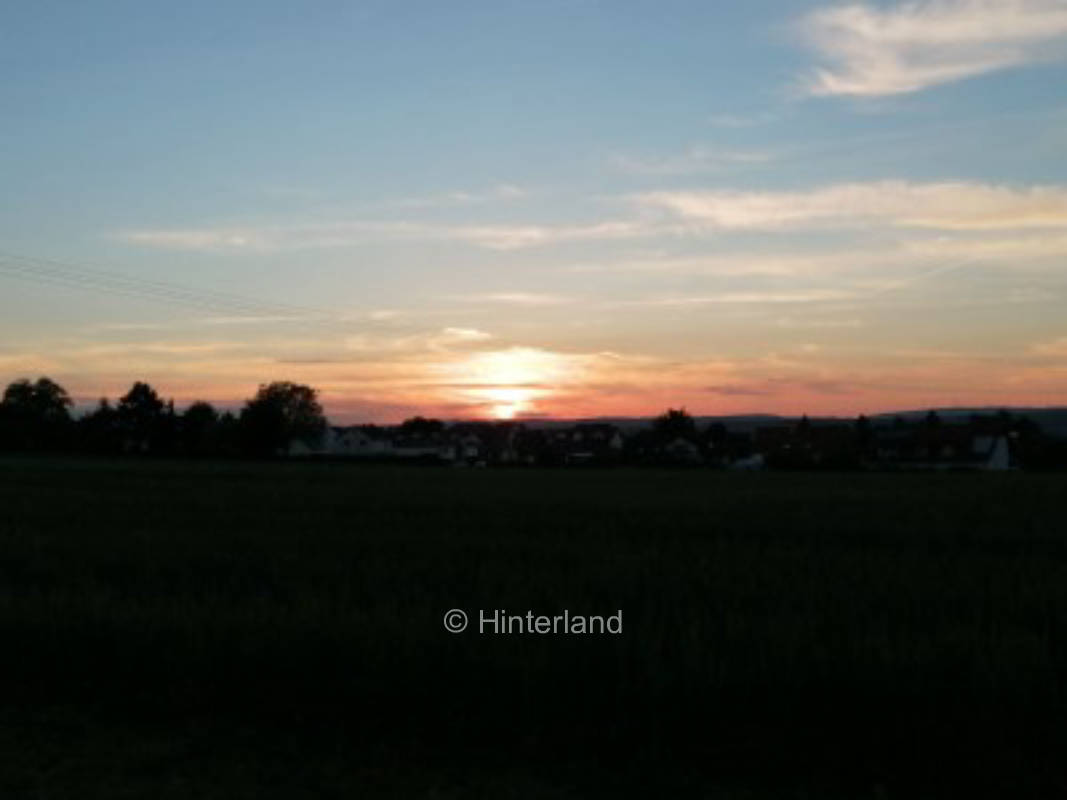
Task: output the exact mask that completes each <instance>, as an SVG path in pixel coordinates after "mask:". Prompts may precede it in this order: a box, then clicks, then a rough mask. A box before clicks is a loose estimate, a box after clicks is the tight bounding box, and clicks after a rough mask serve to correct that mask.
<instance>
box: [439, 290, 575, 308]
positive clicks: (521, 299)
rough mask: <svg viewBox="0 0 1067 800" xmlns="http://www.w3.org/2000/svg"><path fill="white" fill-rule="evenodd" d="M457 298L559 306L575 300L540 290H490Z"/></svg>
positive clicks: (473, 301)
mask: <svg viewBox="0 0 1067 800" xmlns="http://www.w3.org/2000/svg"><path fill="white" fill-rule="evenodd" d="M454 299H455V300H459V301H462V302H468V303H503V304H505V305H516V306H557V305H563V304H565V303H571V302H573V298H570V297H567V296H565V295H561V294H543V293H539V292H488V293H485V294H463V295H455V297H454Z"/></svg>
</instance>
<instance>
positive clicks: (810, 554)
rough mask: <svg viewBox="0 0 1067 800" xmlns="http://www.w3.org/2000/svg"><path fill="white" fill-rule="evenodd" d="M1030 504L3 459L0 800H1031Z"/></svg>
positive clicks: (1051, 588)
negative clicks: (531, 620)
mask: <svg viewBox="0 0 1067 800" xmlns="http://www.w3.org/2000/svg"><path fill="white" fill-rule="evenodd" d="M1065 489H1067V478H1065V477H1064V476H1056V475H1045V476H1043V475H1023V474H1006V475H982V474H958V475H936V476H929V475H926V476H924V475H906V474H901V475H864V474H848V475H827V474H819V475H815V474H813V475H802V474H792V475H790V474H745V475H738V474H722V473H711V472H705V471H691V472H690V471H678V472H670V471H624V470H615V471H594V470H589V471H581V470H572V471H555V472H537V471H521V470H516V471H495V470H472V471H461V470H445V469H432V468H425V469H420V468H406V469H405V468H399V467H397V468H389V467H361V466H356V465H340V464H199V463H188V464H186V463H176V462H145V463H138V462H129V461H126V462H99V461H47V460H40V461H28V460H6V461H2V462H0V641H2V642H3V649H2V652H3V653H4V656H3V658H2V659H0V679H2V681H3V684H2V685H3V687H4V693H5V701H4V712H3V713H4V715H5V718H6V719H5V724H4V725H3V726H2V728H0V794H2V795H4V796H12V797H49V798H54V797H61V798H65V797H77V798H80V799H81V798H95V797H101V798H104V797H106V798H123V797H149V796H151V797H158V798H170V797H174V798H178V797H226V798H244V797H248V798H253V797H256V798H259V797H285V798H295V797H305V796H307V797H335V796H336V797H354V796H360V797H373V796H389V797H436V798H442V797H482V796H486V797H587V796H619V795H624V794H647V795H648V796H671V797H683V796H685V797H688V796H714V797H718V796H723V797H764V796H767V797H792V796H796V797H801V796H807V797H811V796H822V795H827V796H841V797H887V796H888V797H896V796H902V797H924V796H926V797H943V796H956V795H957V794H961V793H964V792H969V793H970V795H969V796H975V795H976V793H979V792H992V793H997V794H1000V795H1001V796H1013V797H1025V796H1035V797H1037V796H1049V795H1050V793H1053V794H1055V793H1061V794H1062V793H1063V792H1065V791H1067V768H1065V767H1064V764H1063V763H1062V762H1063V759H1062V758H1061V755H1062V753H1063V752H1067V722H1065V712H1067V696H1065V694H1064V690H1065V688H1067V525H1065V524H1064V520H1063V516H1064V515H1063V509H1064V505H1063V499H1062V498H1063V497H1064V496H1065V494H1067V493H1065ZM451 608H461V609H464V610H466V611H467V612H468V613H469V614H470V615H471V616H472V617H473V618H475V619H476V615H477V612H478V610H479V609H485V610H489V611H491V610H492V609H507V610H508V611H509V612H511V613H522V614H525V613H526V611H527V610H532V611H534V612H535V613H541V614H548V615H552V614H559V613H562V612H563V610H564V609H566V610H568V611H569V612H570V614H572V615H573V614H605V615H607V614H613V613H615V612H616V611H617V610H619V609H621V610H622V612H623V619H624V629H623V633H622V634H620V635H596V636H584V637H583V636H562V635H554V636H553V635H548V636H537V635H533V636H514V635H513V636H503V635H501V636H491V635H488V634H483V635H479V634H478V633H477V632H476V631H475V630H473V629H469V630H467V631H466V632H464V633H461V634H450V633H448V632H446V631H445V630H444V628H443V626H442V615H443V614H444V612H445V611H446V610H448V609H451Z"/></svg>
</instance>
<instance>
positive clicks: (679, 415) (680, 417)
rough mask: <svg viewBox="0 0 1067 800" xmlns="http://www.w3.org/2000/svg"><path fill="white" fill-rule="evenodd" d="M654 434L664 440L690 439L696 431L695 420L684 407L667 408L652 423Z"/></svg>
mask: <svg viewBox="0 0 1067 800" xmlns="http://www.w3.org/2000/svg"><path fill="white" fill-rule="evenodd" d="M652 429H653V430H654V431H655V432H656V435H657V436H658V437H659V438H661V439H665V440H672V439H677V438H679V437H681V438H683V439H690V438H692V437H693V436H694V434H695V433H696V429H697V426H696V422H695V421H694V420H693V418H692V417H691V416H689V414H688V412H686V410H685V409H684V408H668V409H667V410H666V411H665V412H664V413H663V414H660V416H658V417H656V420H655V422H653V423H652Z"/></svg>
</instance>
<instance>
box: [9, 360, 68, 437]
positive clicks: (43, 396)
mask: <svg viewBox="0 0 1067 800" xmlns="http://www.w3.org/2000/svg"><path fill="white" fill-rule="evenodd" d="M70 406H71V400H70V396H69V395H68V394H67V392H66V390H65V389H64V388H63V387H62V386H60V385H59V384H58V383H56V382H55V381H53V380H51V379H49V378H38V379H37V380H36V381H33V382H31V381H29V380H26V379H22V380H18V381H15V382H14V383H12V384H10V385H9V386H8V387H7V389H5V390H4V397H3V400H0V446H5V447H9V448H13V449H20V450H37V449H52V448H55V447H57V446H59V445H61V444H62V443H63V439H64V437H65V436H66V434H67V432H68V430H69V427H70V411H69V409H70Z"/></svg>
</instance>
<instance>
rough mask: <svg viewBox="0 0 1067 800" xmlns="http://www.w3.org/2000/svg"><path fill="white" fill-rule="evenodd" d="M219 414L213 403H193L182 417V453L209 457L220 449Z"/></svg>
mask: <svg viewBox="0 0 1067 800" xmlns="http://www.w3.org/2000/svg"><path fill="white" fill-rule="evenodd" d="M218 429H219V414H218V412H217V411H216V410H215V408H214V406H212V405H211V403H205V402H203V401H198V402H196V403H193V404H192V405H191V406H189V407H188V408H187V409H185V413H183V414H182V417H181V425H180V428H179V430H180V441H181V451H182V452H183V453H185V454H186V455H197V456H200V455H207V454H210V453H212V452H215V451H217V450H218V449H219V444H220V443H219V442H218V433H219V430H218Z"/></svg>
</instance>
